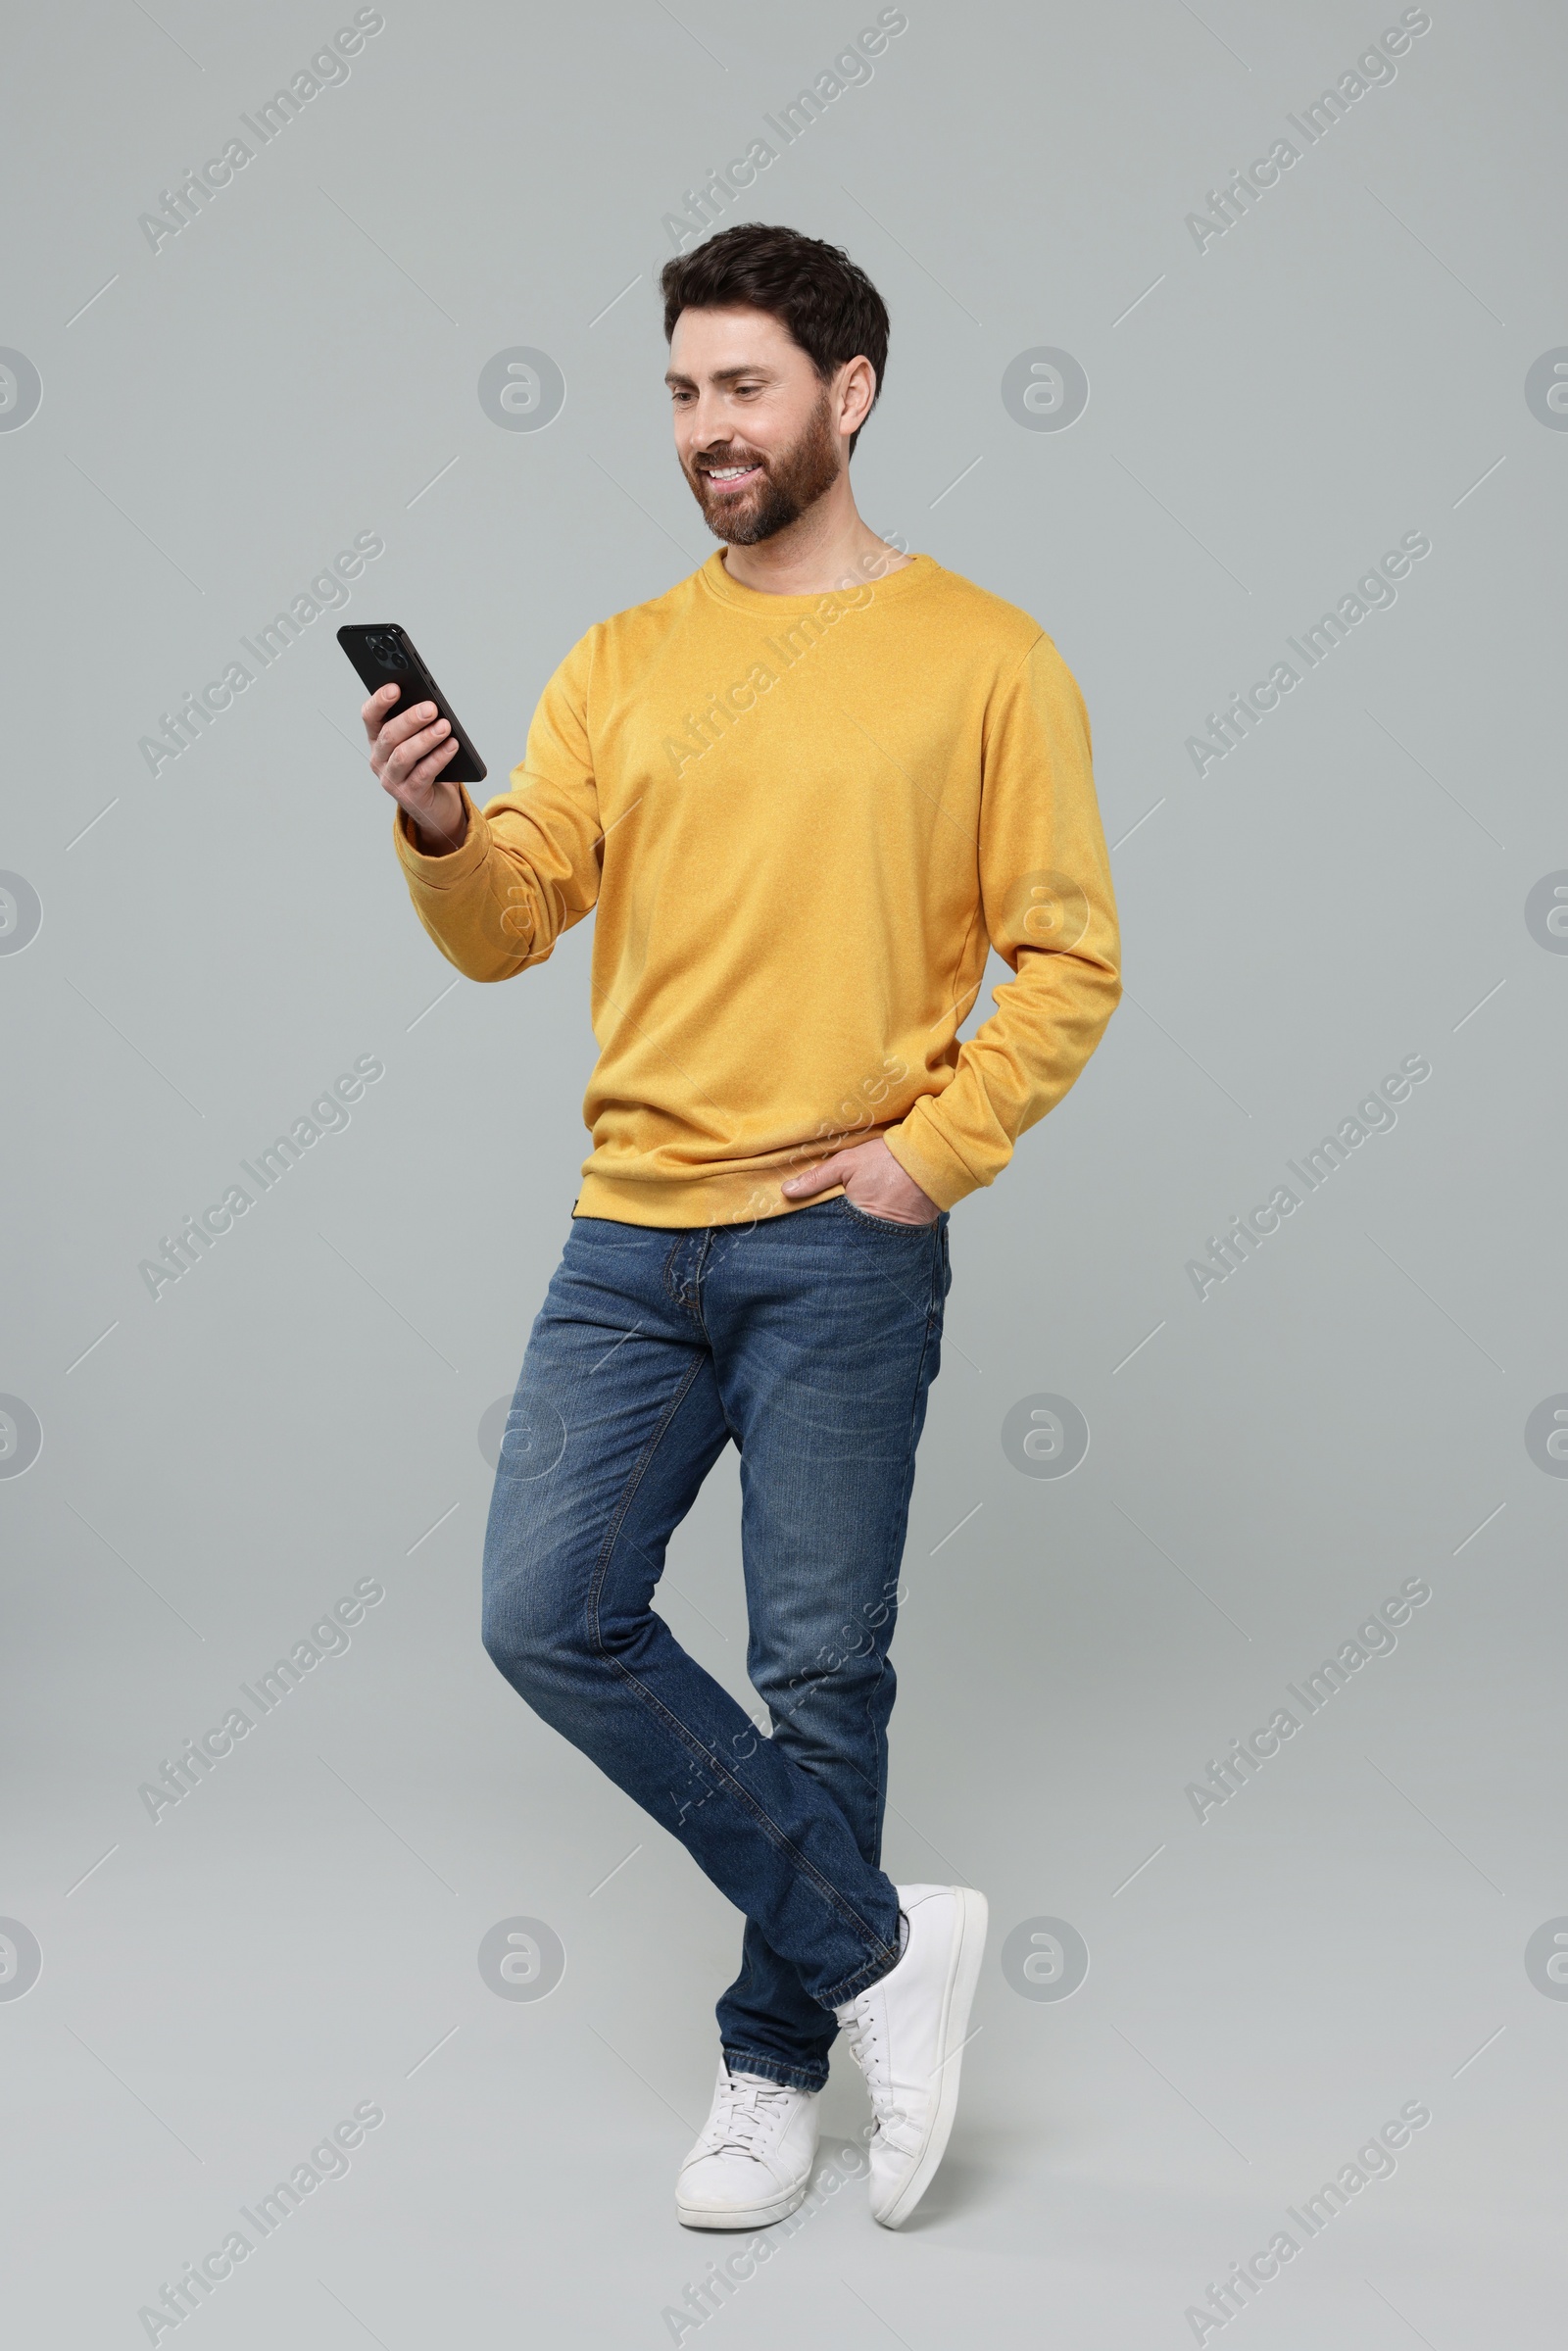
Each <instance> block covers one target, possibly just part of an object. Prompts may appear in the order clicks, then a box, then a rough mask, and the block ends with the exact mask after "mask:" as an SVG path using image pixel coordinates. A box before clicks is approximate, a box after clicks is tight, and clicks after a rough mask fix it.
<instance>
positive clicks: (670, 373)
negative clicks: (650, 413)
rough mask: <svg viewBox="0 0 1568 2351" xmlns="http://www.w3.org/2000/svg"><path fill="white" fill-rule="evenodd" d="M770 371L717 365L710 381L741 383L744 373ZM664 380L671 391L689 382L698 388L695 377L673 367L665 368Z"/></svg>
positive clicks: (759, 368)
mask: <svg viewBox="0 0 1568 2351" xmlns="http://www.w3.org/2000/svg"><path fill="white" fill-rule="evenodd" d="M768 372H769V370H768V369H767V368H766V367H715V368H714V369H713V371H712V373H711V375H710V377H709V379H708V380H709V382H710V383H715V384H732V383H739V382H740V380H741V377H742V376H743V375H766V374H767V373H768ZM664 381H665V383H667V384H668V385H669V387H670V390H671V391H673V390H674V389H675V387H676V385H677V384H688V385H690V386H691V387H692V389H693V390H695V389H696V379H695V377H693V376H690V375H681V374H678V373H677V372H676V370H675V369H674V368H673V367H667V368H666V369H665V370H664Z"/></svg>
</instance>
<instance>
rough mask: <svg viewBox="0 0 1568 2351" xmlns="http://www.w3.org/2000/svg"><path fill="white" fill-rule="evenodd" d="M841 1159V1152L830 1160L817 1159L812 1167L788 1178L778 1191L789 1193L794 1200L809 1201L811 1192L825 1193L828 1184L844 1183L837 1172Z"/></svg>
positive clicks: (837, 1152) (842, 1155) (842, 1154)
mask: <svg viewBox="0 0 1568 2351" xmlns="http://www.w3.org/2000/svg"><path fill="white" fill-rule="evenodd" d="M843 1157H844V1153H843V1152H842V1151H835V1152H834V1153H833V1156H832V1158H831V1159H819V1160H818V1161H817V1164H816V1165H815V1166H814V1167H808V1168H806V1169H805V1170H804V1171H803V1173H801V1174H800V1175H792V1176H790V1177H788V1178H787V1179H786V1180H785V1182H784V1183H783V1184H782V1185H781V1186H780V1187H779V1189H780V1190H781V1191H783V1192H787V1193H789V1194H790V1195H791V1197H792V1198H793V1199H795V1200H809V1198H810V1196H811V1194H812V1193H813V1192H825V1191H826V1190H827V1188H828V1186H829V1185H830V1184H841V1183H842V1182H843V1181H844V1179H843V1177H842V1176H841V1175H839V1174H838V1172H837V1170H838V1166H839V1163H840V1161H841V1160H842V1159H843Z"/></svg>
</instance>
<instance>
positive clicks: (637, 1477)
mask: <svg viewBox="0 0 1568 2351" xmlns="http://www.w3.org/2000/svg"><path fill="white" fill-rule="evenodd" d="M924 1360H925V1356H924V1350H923V1349H922V1352H921V1362H922V1363H923V1362H924ZM701 1369H702V1364H701V1362H700V1361H699V1362H696V1363H694V1364H693V1365H692V1368H691V1370H690V1371H689V1372H688V1373H687V1374H686V1377H685V1379H684V1380H682V1382H681V1384H680V1387H679V1388H678V1389H677V1391H676V1393H675V1396H674V1397H673V1399H672V1400H671V1402H670V1405H669V1408H668V1410H667V1411H666V1412H665V1414H664V1416H663V1418H662V1420H661V1422H660V1424H659V1426H658V1428H657V1429H656V1430H655V1431H654V1433H653V1435H652V1436H651V1437H650V1439H649V1440H648V1443H647V1445H645V1446H644V1447H643V1451H642V1456H641V1458H640V1460H638V1461H637V1462H636V1464H635V1465H634V1467H633V1469H632V1473H631V1475H630V1477H629V1478H628V1479H627V1481H626V1491H625V1493H624V1494H622V1496H621V1499H620V1503H619V1506H618V1507H617V1509H616V1511H615V1514H614V1516H613V1519H612V1520H611V1523H610V1528H609V1531H608V1532H607V1534H606V1536H605V1541H604V1543H603V1545H602V1547H601V1550H600V1554H599V1558H598V1561H597V1563H596V1565H595V1568H594V1573H593V1577H592V1580H591V1582H590V1584H589V1589H588V1601H587V1611H586V1613H587V1619H588V1638H589V1641H591V1643H592V1645H593V1649H594V1652H595V1654H596V1655H597V1656H598V1657H599V1658H600V1659H601V1660H602V1661H603V1662H604V1663H605V1664H607V1665H609V1666H610V1667H611V1669H612V1670H613V1672H614V1673H616V1674H618V1675H619V1676H620V1678H621V1679H622V1681H623V1682H625V1683H626V1684H627V1686H628V1687H629V1688H630V1689H632V1690H635V1691H636V1692H637V1694H638V1696H639V1697H640V1698H641V1699H642V1700H643V1702H644V1703H645V1704H646V1705H647V1706H648V1707H649V1708H650V1710H651V1711H652V1712H653V1713H654V1714H656V1715H657V1716H659V1717H660V1719H661V1720H662V1721H663V1722H664V1723H665V1724H666V1725H667V1726H668V1727H669V1728H670V1729H671V1730H672V1731H673V1732H674V1734H675V1736H676V1738H677V1739H680V1740H681V1741H682V1743H683V1744H684V1745H685V1746H687V1747H688V1748H689V1749H690V1750H691V1751H692V1752H693V1753H694V1754H695V1755H699V1756H701V1757H702V1759H703V1761H704V1762H705V1763H707V1764H710V1765H711V1767H712V1769H713V1771H714V1772H715V1774H716V1775H717V1777H718V1778H719V1780H720V1782H721V1783H722V1784H723V1786H724V1787H725V1788H727V1789H728V1790H729V1792H730V1793H731V1794H732V1795H733V1796H734V1797H735V1798H736V1799H737V1801H738V1802H739V1803H741V1804H742V1805H743V1806H744V1807H745V1808H746V1809H747V1810H748V1811H749V1812H750V1813H751V1814H752V1815H753V1817H754V1819H756V1820H757V1821H758V1822H759V1823H760V1826H761V1828H762V1829H763V1831H764V1833H765V1834H766V1835H767V1836H768V1837H771V1838H772V1840H773V1842H774V1844H775V1845H776V1846H777V1847H778V1849H779V1851H780V1852H782V1853H784V1854H786V1855H788V1857H789V1858H790V1860H791V1861H792V1863H793V1864H794V1866H795V1867H796V1869H797V1870H798V1871H799V1872H800V1874H801V1876H802V1877H804V1878H805V1879H806V1880H807V1881H808V1882H809V1884H810V1885H812V1886H815V1887H816V1889H817V1891H818V1892H819V1893H820V1894H821V1895H822V1896H823V1897H824V1898H825V1900H826V1901H827V1903H828V1905H829V1906H830V1908H832V1909H833V1910H834V1911H836V1912H837V1913H838V1915H839V1917H840V1918H841V1920H842V1921H843V1923H844V1924H845V1925H847V1926H849V1927H850V1928H851V1929H852V1930H853V1931H854V1932H856V1933H858V1934H859V1935H866V1936H868V1937H869V1938H870V1940H871V1941H872V1942H873V1943H874V1944H876V1946H877V1948H878V1949H880V1950H884V1951H885V1950H887V1949H888V1946H887V1945H886V1944H884V1943H882V1941H881V1938H880V1937H879V1936H878V1935H877V1933H876V1930H875V1928H873V1927H872V1926H870V1925H869V1924H868V1922H867V1921H866V1920H864V1919H862V1918H861V1917H860V1916H859V1914H858V1912H857V1911H856V1910H854V1909H853V1908H852V1907H851V1905H850V1904H849V1903H847V1902H846V1901H845V1900H844V1899H843V1897H842V1895H841V1894H840V1893H839V1891H838V1889H837V1887H836V1886H830V1885H829V1884H828V1882H827V1880H826V1879H825V1878H824V1877H823V1876H822V1875H821V1873H820V1872H819V1871H818V1870H817V1869H816V1867H815V1866H814V1864H813V1863H812V1862H811V1861H810V1860H809V1858H808V1856H807V1855H806V1854H804V1853H802V1852H800V1851H799V1850H798V1848H797V1847H796V1846H795V1845H794V1844H792V1843H791V1841H790V1839H789V1838H788V1837H786V1836H785V1834H784V1832H783V1830H782V1829H781V1828H780V1827H779V1825H778V1823H777V1822H776V1821H775V1820H773V1819H772V1818H771V1817H770V1816H769V1814H768V1813H767V1812H766V1811H765V1810H764V1809H763V1807H762V1806H761V1805H760V1804H759V1803H758V1801H757V1799H756V1798H755V1797H754V1796H752V1795H751V1794H749V1793H748V1791H747V1790H746V1789H745V1788H742V1786H741V1785H740V1783H739V1781H737V1780H735V1779H732V1778H731V1776H730V1774H729V1773H728V1772H727V1771H726V1770H725V1768H724V1766H723V1764H722V1763H721V1762H720V1761H719V1759H718V1757H717V1756H716V1755H715V1754H714V1753H713V1752H712V1751H711V1748H708V1747H705V1746H704V1744H703V1742H702V1740H701V1739H699V1738H698V1737H697V1735H696V1733H695V1732H693V1731H689V1730H688V1729H687V1728H686V1725H685V1724H684V1723H683V1722H681V1721H680V1719H679V1717H678V1716H676V1715H673V1714H671V1713H670V1711H669V1709H668V1707H667V1706H665V1705H664V1704H663V1703H662V1700H661V1699H660V1698H659V1697H658V1696H657V1695H656V1693H655V1692H654V1691H653V1690H650V1689H649V1688H648V1687H647V1685H646V1684H645V1683H643V1682H640V1681H639V1680H638V1678H637V1676H636V1675H635V1674H634V1673H633V1672H632V1671H631V1669H630V1668H629V1667H628V1666H625V1665H623V1664H622V1663H621V1661H620V1659H619V1658H618V1657H613V1656H612V1655H611V1653H610V1651H609V1650H608V1649H607V1648H606V1646H605V1644H604V1641H603V1640H602V1638H601V1636H600V1629H599V1598H600V1594H601V1592H602V1591H603V1589H604V1582H605V1577H606V1575H607V1574H608V1573H609V1569H610V1561H611V1557H612V1554H613V1551H614V1547H615V1544H616V1542H617V1541H618V1539H619V1536H620V1531H621V1528H622V1526H623V1525H624V1524H625V1520H626V1514H627V1512H628V1511H629V1510H630V1508H631V1505H632V1500H633V1497H634V1495H635V1494H636V1492H637V1489H638V1487H639V1486H640V1485H641V1484H642V1481H643V1478H644V1476H645V1474H646V1473H647V1470H648V1466H649V1464H650V1462H651V1461H652V1460H653V1457H654V1455H655V1453H656V1452H657V1451H658V1449H659V1446H660V1445H661V1444H662V1442H663V1439H664V1437H665V1435H666V1434H667V1432H668V1430H669V1427H670V1424H671V1423H672V1421H673V1420H674V1418H675V1415H676V1413H677V1412H678V1411H679V1410H680V1407H681V1405H682V1404H683V1403H684V1401H685V1399H686V1397H687V1396H688V1394H689V1393H690V1391H691V1387H692V1383H693V1381H694V1380H695V1379H696V1378H697V1375H698V1373H699V1372H700V1371H701ZM911 1421H912V1415H911ZM895 1955H896V1954H895Z"/></svg>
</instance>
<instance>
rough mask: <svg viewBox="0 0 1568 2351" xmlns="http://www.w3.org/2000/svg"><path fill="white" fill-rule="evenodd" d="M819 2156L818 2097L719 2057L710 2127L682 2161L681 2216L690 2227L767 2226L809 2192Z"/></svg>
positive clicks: (678, 2198) (678, 2200)
mask: <svg viewBox="0 0 1568 2351" xmlns="http://www.w3.org/2000/svg"><path fill="white" fill-rule="evenodd" d="M815 2161H816V2097H815V2093H814V2092H813V2091H811V2090H805V2089H791V2088H790V2087H789V2086H788V2085H787V2084H786V2083H784V2082H768V2081H766V2080H764V2078H763V2077H762V2076H761V2075H760V2074H732V2073H731V2072H730V2070H729V2066H728V2064H727V2063H726V2061H725V2059H724V2057H723V2056H722V2055H720V2057H719V2061H718V2086H717V2088H716V2089H715V2090H714V2092H713V2107H712V2112H711V2114H710V2116H709V2118H708V2126H707V2129H706V2130H705V2131H703V2134H702V2136H701V2138H699V2140H698V2141H697V2144H696V2146H695V2147H693V2149H692V2151H691V2153H690V2154H689V2155H688V2156H687V2158H686V2160H685V2162H684V2163H683V2164H682V2165H681V2167H680V2177H679V2179H678V2180H676V2182H675V2217H676V2219H677V2220H678V2221H679V2222H680V2224H681V2226H682V2228H685V2229H765V2228H766V2226H767V2224H768V2223H769V2221H782V2220H784V2219H786V2218H787V2217H788V2215H789V2214H790V2213H792V2212H793V2211H794V2210H795V2208H796V2206H797V2205H798V2204H799V2203H800V2202H801V2200H802V2198H803V2197H804V2196H805V2194H806V2190H807V2187H808V2185H809V2180H810V2177H811V2166H812V2164H813V2163H814V2162H815Z"/></svg>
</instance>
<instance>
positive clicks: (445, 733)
mask: <svg viewBox="0 0 1568 2351" xmlns="http://www.w3.org/2000/svg"><path fill="white" fill-rule="evenodd" d="M401 692H402V688H401V687H400V686H396V685H386V686H382V687H380V688H379V689H378V690H377V691H376V692H375V693H374V694H372V695H371V696H370V697H369V699H368V701H367V702H366V703H364V704H363V705H362V707H361V710H360V716H361V717H362V718H363V719H364V721H365V731H366V733H367V734H368V737H369V739H370V766H371V769H372V770H373V772H374V774H375V775H376V776H377V778H378V779H379V781H380V785H381V789H382V791H383V792H390V794H391V795H392V798H393V799H394V800H395V801H396V802H397V804H398V807H399V808H401V809H402V810H403V813H404V815H405V816H406V817H407V818H408V821H409V831H410V833H411V834H412V835H413V837H414V846H415V848H416V849H417V851H418V852H419V855H420V856H421V857H450V856H451V854H452V852H453V851H454V850H455V849H461V848H462V847H463V844H464V840H465V839H466V834H467V830H468V818H467V812H466V809H465V808H464V805H463V794H462V792H461V790H460V789H459V787H458V786H457V785H456V784H453V783H448V782H447V780H446V778H445V777H444V776H443V775H442V773H441V770H442V768H443V767H445V766H446V765H447V764H448V762H449V761H450V759H451V758H452V755H453V753H454V752H455V751H456V750H457V748H458V744H457V738H456V737H455V735H454V734H453V732H452V729H451V727H450V726H449V725H448V723H447V721H446V719H444V718H443V717H441V716H440V715H439V713H438V712H437V710H436V707H435V704H434V703H433V702H417V703H415V704H414V706H413V707H412V709H410V710H395V705H396V703H397V700H398V696H399V695H400V693H401Z"/></svg>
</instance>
